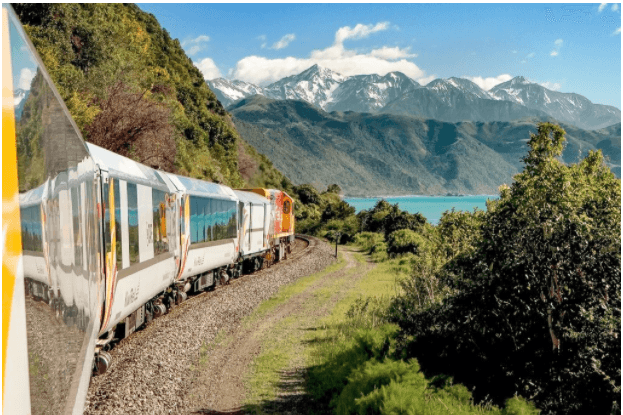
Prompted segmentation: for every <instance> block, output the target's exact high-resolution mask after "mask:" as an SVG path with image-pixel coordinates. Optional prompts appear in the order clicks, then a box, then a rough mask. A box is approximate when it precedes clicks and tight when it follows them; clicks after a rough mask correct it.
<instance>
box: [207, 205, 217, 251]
mask: <svg viewBox="0 0 623 415" xmlns="http://www.w3.org/2000/svg"><path fill="white" fill-rule="evenodd" d="M205 201H206V211H205V212H206V224H205V227H206V242H210V241H214V240H216V239H215V237H214V200H212V199H205Z"/></svg>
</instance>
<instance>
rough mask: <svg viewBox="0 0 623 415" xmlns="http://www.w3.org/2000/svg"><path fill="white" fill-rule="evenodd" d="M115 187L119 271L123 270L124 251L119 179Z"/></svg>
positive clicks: (116, 180)
mask: <svg viewBox="0 0 623 415" xmlns="http://www.w3.org/2000/svg"><path fill="white" fill-rule="evenodd" d="M114 181H115V186H114V189H113V191H114V192H115V208H114V209H115V233H116V236H115V239H116V243H117V247H116V249H117V269H121V268H123V261H122V259H123V258H122V257H123V251H122V249H121V192H120V189H119V179H114Z"/></svg>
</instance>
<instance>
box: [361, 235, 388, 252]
mask: <svg viewBox="0 0 623 415" xmlns="http://www.w3.org/2000/svg"><path fill="white" fill-rule="evenodd" d="M384 239H385V238H383V235H381V234H380V233H375V232H361V233H358V234H356V235H355V238H354V242H355V244H356V245H358V246H360V247H361V248H362V249H363V250H364V251H366V252H368V253H370V252H371V249H372V247H373V246H374V245H376V244H378V243H379V242H383V241H384Z"/></svg>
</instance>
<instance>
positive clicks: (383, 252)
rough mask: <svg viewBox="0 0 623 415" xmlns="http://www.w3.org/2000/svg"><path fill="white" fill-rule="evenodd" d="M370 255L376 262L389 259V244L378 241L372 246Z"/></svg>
mask: <svg viewBox="0 0 623 415" xmlns="http://www.w3.org/2000/svg"><path fill="white" fill-rule="evenodd" d="M370 256H371V257H372V260H373V261H374V262H383V261H385V260H386V259H387V244H386V243H385V242H378V243H376V244H374V245H373V246H372V248H370Z"/></svg>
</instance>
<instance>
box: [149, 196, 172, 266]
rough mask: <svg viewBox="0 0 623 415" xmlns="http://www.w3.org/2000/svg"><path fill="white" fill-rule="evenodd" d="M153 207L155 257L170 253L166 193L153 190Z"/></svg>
mask: <svg viewBox="0 0 623 415" xmlns="http://www.w3.org/2000/svg"><path fill="white" fill-rule="evenodd" d="M151 200H152V207H153V235H154V255H159V254H164V253H166V252H169V244H168V239H167V217H166V213H167V212H166V209H167V207H166V206H167V204H166V193H164V192H163V191H161V190H156V189H151Z"/></svg>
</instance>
